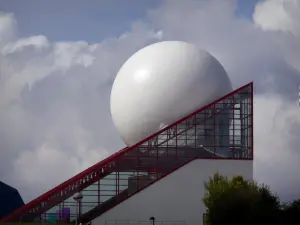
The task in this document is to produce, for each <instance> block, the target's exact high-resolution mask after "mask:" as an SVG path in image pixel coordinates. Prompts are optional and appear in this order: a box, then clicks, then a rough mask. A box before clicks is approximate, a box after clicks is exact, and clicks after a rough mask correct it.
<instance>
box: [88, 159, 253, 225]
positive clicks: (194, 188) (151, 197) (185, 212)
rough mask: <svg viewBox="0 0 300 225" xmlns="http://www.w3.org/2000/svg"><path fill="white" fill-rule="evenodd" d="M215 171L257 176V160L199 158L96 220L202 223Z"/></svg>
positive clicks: (247, 176)
mask: <svg viewBox="0 0 300 225" xmlns="http://www.w3.org/2000/svg"><path fill="white" fill-rule="evenodd" d="M215 172H219V173H220V174H222V175H226V176H228V177H231V176H234V175H242V176H243V177H244V178H246V179H253V162H252V161H250V160H247V161H246V160H207V159H199V160H195V161H193V162H191V163H189V164H188V165H186V166H184V167H182V168H181V169H179V170H177V171H175V172H174V173H172V174H170V175H168V176H167V177H165V178H163V179H161V180H160V181H158V182H156V183H154V184H152V185H151V186H149V187H147V188H146V189H144V190H142V191H141V192H139V193H137V194H136V195H134V196H132V197H130V198H129V199H127V200H125V201H124V202H122V203H121V204H119V205H117V206H116V207H114V208H112V209H111V210H109V211H108V212H106V213H104V214H102V215H101V216H100V217H98V218H96V219H95V220H94V221H93V223H92V224H93V225H102V224H105V220H136V221H137V220H143V221H147V220H149V218H150V217H151V216H154V217H155V218H156V219H157V220H159V221H170V220H172V221H179V220H180V221H183V220H184V221H186V225H195V224H198V225H201V224H202V214H203V212H204V205H203V203H202V197H203V195H204V181H205V180H207V179H208V178H209V177H210V176H212V175H213V174H214V173H215Z"/></svg>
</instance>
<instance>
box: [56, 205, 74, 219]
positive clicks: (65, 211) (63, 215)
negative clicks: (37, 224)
mask: <svg viewBox="0 0 300 225" xmlns="http://www.w3.org/2000/svg"><path fill="white" fill-rule="evenodd" d="M70 214H71V210H70V208H62V209H61V210H57V211H56V219H57V221H61V222H66V223H68V222H70Z"/></svg>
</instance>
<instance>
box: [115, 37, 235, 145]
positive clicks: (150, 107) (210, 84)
mask: <svg viewBox="0 0 300 225" xmlns="http://www.w3.org/2000/svg"><path fill="white" fill-rule="evenodd" d="M230 91H232V86H231V82H230V80H229V78H228V76H227V73H226V71H225V70H224V68H223V67H222V65H221V64H220V63H219V62H218V61H217V60H216V59H215V58H214V57H213V56H212V55H211V54H209V53H208V52H206V51H204V50H201V49H199V48H198V47H197V46H194V45H192V44H188V43H185V42H179V41H165V42H159V43H155V44H152V45H149V46H147V47H145V48H143V49H141V50H139V51H138V52H136V53H135V54H134V55H132V56H131V57H130V58H129V59H128V60H127V61H126V62H125V63H124V65H123V66H122V68H121V69H120V71H119V73H118V74H117V77H116V79H115V81H114V84H113V87H112V91H111V97H110V107H111V115H112V119H113V122H114V124H115V126H116V129H117V130H118V132H119V134H120V136H121V137H122V139H123V140H124V142H125V143H126V144H127V145H128V146H131V145H134V144H136V143H137V142H139V141H141V140H143V139H144V138H146V137H148V136H149V135H151V134H153V133H155V132H157V131H158V130H160V129H162V128H164V127H165V126H166V125H169V124H171V123H173V122H175V121H176V120H178V119H180V118H182V117H183V116H185V115H187V114H189V113H192V112H193V111H195V110H197V109H199V108H201V107H203V106H204V105H206V104H208V103H210V102H212V101H214V100H216V99H218V98H220V97H222V96H223V95H225V94H227V93H229V92H230Z"/></svg>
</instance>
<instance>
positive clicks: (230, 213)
mask: <svg viewBox="0 0 300 225" xmlns="http://www.w3.org/2000/svg"><path fill="white" fill-rule="evenodd" d="M204 187H205V195H204V197H203V202H204V205H205V206H206V208H207V211H206V216H205V224H206V225H226V224H228V225H229V224H230V225H241V224H242V225H248V224H249V225H250V224H255V225H257V224H266V223H268V224H269V223H270V224H272V225H276V224H281V206H280V201H279V198H278V197H277V196H276V195H274V194H272V193H271V192H270V190H269V188H268V187H267V186H265V185H258V184H257V183H256V182H254V181H248V180H245V179H244V178H243V177H241V176H236V177H233V178H232V179H228V178H227V177H224V176H222V175H220V174H218V173H217V174H215V175H214V176H213V177H211V178H210V179H209V181H208V182H205V184H204Z"/></svg>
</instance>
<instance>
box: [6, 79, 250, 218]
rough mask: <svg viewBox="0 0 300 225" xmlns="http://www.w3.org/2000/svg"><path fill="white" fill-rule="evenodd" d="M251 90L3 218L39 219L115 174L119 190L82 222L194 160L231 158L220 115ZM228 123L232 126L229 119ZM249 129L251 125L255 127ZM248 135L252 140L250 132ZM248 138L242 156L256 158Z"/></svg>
mask: <svg viewBox="0 0 300 225" xmlns="http://www.w3.org/2000/svg"><path fill="white" fill-rule="evenodd" d="M252 91H253V88H252V83H250V84H248V85H245V86H243V87H241V88H239V89H237V90H235V91H233V92H232V93H230V94H228V95H226V96H224V97H223V98H221V99H219V100H217V101H215V102H213V103H211V104H209V105H207V106H205V107H203V108H202V109H199V110H197V111H196V112H194V113H192V114H190V115H189V116H187V117H185V118H182V119H181V120H179V121H177V122H175V123H173V124H171V125H170V126H168V127H166V128H164V129H162V130H161V131H159V132H157V133H155V134H153V135H152V136H150V137H148V138H147V139H145V140H143V141H141V142H140V143H137V144H136V145H134V146H132V147H127V148H124V149H122V150H121V151H119V152H117V153H115V154H113V155H111V156H110V157H108V158H107V159H105V160H103V161H101V162H99V163H97V164H96V165H94V166H92V167H90V168H88V169H87V170H85V171H83V172H81V173H79V174H77V175H76V176H74V177H73V178H71V179H69V180H67V181H66V182H64V183H62V184H60V185H59V186H57V187H55V188H53V189H52V190H50V191H48V192H46V193H45V194H43V195H42V196H40V197H38V198H36V199H35V200H33V201H31V202H29V203H28V204H26V205H25V206H23V207H21V208H20V209H18V210H16V211H14V212H13V213H12V214H10V215H9V216H7V217H5V218H3V219H2V220H1V221H0V222H12V221H22V222H27V221H28V222H29V221H33V220H40V219H39V218H41V217H42V215H43V214H45V213H47V211H49V210H52V209H53V208H54V207H56V206H57V207H61V205H62V206H64V204H66V203H67V200H68V199H70V198H72V196H73V195H74V194H75V193H77V192H82V191H85V190H87V188H88V187H90V186H91V185H93V184H95V183H96V182H98V181H102V180H104V179H105V178H107V177H108V176H110V175H112V174H114V175H115V176H116V180H115V184H114V186H113V187H112V186H111V187H110V188H111V189H112V188H113V189H112V190H114V191H115V194H114V195H113V196H111V197H110V198H108V199H106V200H105V201H103V202H101V203H100V202H98V203H95V204H93V206H92V208H91V209H89V210H87V211H86V212H83V213H82V214H81V215H80V217H79V218H78V219H79V220H80V222H88V221H91V220H92V219H94V218H96V217H98V216H101V214H103V213H104V212H106V211H107V210H109V209H111V208H113V207H114V206H115V205H117V204H119V203H121V202H123V201H125V200H126V199H128V198H129V197H130V196H132V195H134V194H136V193H137V192H139V191H141V190H143V189H144V188H147V187H148V186H149V185H151V184H153V183H154V182H156V181H158V180H159V179H161V178H162V177H164V176H167V175H168V174H170V173H172V172H173V171H175V170H177V169H178V168H180V167H182V166H184V165H186V164H187V163H189V162H191V161H192V160H194V159H198V158H201V159H205V158H209V159H211V158H232V157H235V155H240V154H232V153H230V154H229V153H228V154H227V153H226V154H223V153H224V152H222V154H220V153H219V152H218V145H219V144H217V143H216V140H217V139H216V137H215V133H216V129H217V127H218V126H220V124H219V121H220V118H222V117H224V115H228V113H231V112H232V111H234V109H235V107H236V106H235V105H236V104H240V103H241V102H243V101H246V100H247V102H246V103H245V104H248V105H249V106H251V107H252V105H251V104H252V103H253V102H252V99H253V98H252V97H253V96H252V94H253V92H252ZM243 104H244V103H243ZM245 118H246V117H245ZM232 119H234V116H233V118H232ZM250 119H251V117H250V116H249V120H250ZM223 122H224V121H223ZM227 125H228V127H229V124H227ZM206 128H209V129H210V130H211V133H209V134H205V133H204V132H203V131H204V129H206ZM245 129H252V126H248V127H247V128H245ZM245 133H247V134H248V133H250V131H249V132H245ZM252 133H253V132H252ZM233 138H234V137H233ZM246 138H248V139H249V137H246ZM248 139H247V140H248ZM247 143H248V144H247V145H245V146H242V147H243V150H244V151H245V152H246V153H245V154H243V157H245V158H250V157H252V151H251V150H252V145H250V144H251V143H249V141H247ZM226 145H227V146H228V152H229V151H231V152H232V151H234V146H229V142H228V143H226ZM232 149H233V150H232ZM239 157H240V156H239ZM124 173H128V174H130V175H128V176H127V178H126V179H125V178H123V180H122V179H121V178H120V176H122V174H124ZM101 192H103V191H102V190H100V188H99V189H98V194H99V195H101ZM83 204H84V202H83ZM86 204H87V203H86ZM73 218H74V217H73ZM74 219H75V218H74Z"/></svg>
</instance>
